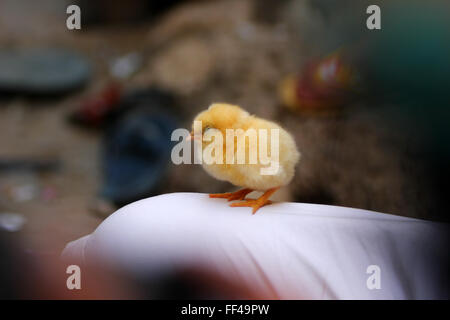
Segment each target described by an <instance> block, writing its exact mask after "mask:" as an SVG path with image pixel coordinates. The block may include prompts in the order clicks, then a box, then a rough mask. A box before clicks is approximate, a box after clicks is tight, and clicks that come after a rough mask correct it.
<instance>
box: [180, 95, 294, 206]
mask: <svg viewBox="0 0 450 320" xmlns="http://www.w3.org/2000/svg"><path fill="white" fill-rule="evenodd" d="M192 128H193V130H192V132H191V135H190V137H188V139H189V140H191V139H193V140H196V141H199V140H201V146H202V148H201V150H202V156H203V162H202V166H203V168H204V169H205V170H206V172H207V173H208V174H210V175H211V176H213V177H214V178H216V179H218V180H223V181H228V182H230V183H232V184H234V185H236V186H239V187H242V188H243V189H241V190H239V191H236V192H228V193H221V194H210V195H209V196H210V198H226V199H228V201H232V200H244V201H242V202H237V203H232V204H231V205H230V206H231V207H252V208H253V213H255V212H256V211H257V210H258V209H259V208H261V207H263V206H264V205H267V204H270V203H271V201H270V200H269V197H270V196H271V195H272V194H273V193H275V191H277V190H278V189H279V188H280V187H282V186H285V185H287V184H289V183H290V181H291V180H292V178H293V177H294V173H295V166H296V164H297V163H298V161H299V160H300V153H299V152H298V150H297V146H296V144H295V141H294V139H293V138H292V136H291V135H290V134H289V133H288V132H287V131H286V130H284V129H283V128H281V127H280V126H279V125H278V124H276V123H274V122H271V121H267V120H264V119H261V118H258V117H256V116H253V115H250V114H249V113H248V112H246V111H245V110H243V109H241V108H240V107H238V106H234V105H230V104H226V103H214V104H212V105H211V106H210V107H209V108H208V109H207V110H205V111H203V112H201V113H199V114H198V115H197V116H196V117H195V119H194V122H193V125H192ZM199 129H200V132H199ZM230 129H232V130H230ZM218 143H222V148H220V145H219V144H218ZM212 144H214V145H212ZM208 147H210V149H212V148H211V147H217V149H215V151H214V152H212V154H213V156H215V160H216V161H215V162H212V161H211V159H209V160H210V161H206V160H208V159H206V158H205V152H204V151H205V150H207V149H208ZM255 155H256V157H255ZM252 191H263V192H264V193H263V195H262V196H261V197H259V198H258V199H245V197H246V195H247V194H248V193H250V192H252Z"/></svg>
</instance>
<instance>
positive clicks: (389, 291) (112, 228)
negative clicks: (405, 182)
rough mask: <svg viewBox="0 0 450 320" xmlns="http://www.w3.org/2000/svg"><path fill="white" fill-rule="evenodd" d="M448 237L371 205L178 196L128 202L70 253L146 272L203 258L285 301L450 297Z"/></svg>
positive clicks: (67, 255)
mask: <svg viewBox="0 0 450 320" xmlns="http://www.w3.org/2000/svg"><path fill="white" fill-rule="evenodd" d="M448 240H449V239H448V225H447V224H443V223H437V222H430V221H425V220H419V219H411V218H405V217H400V216H395V215H390V214H383V213H378V212H372V211H367V210H360V209H352V208H345V207H336V206H327V205H316V204H306V203H274V204H271V205H269V206H265V207H263V208H261V209H260V210H259V211H258V212H257V213H256V214H254V215H252V213H251V210H250V208H244V207H241V208H230V207H229V206H228V203H227V202H226V201H225V200H222V199H210V198H209V197H208V195H206V194H196V193H172V194H164V195H160V196H156V197H152V198H147V199H144V200H141V201H137V202H134V203H132V204H130V205H127V206H125V207H123V208H121V209H119V210H118V211H116V212H115V213H114V214H112V215H111V216H110V217H108V218H107V219H106V220H105V221H103V223H101V224H100V226H99V227H98V228H97V229H96V230H95V231H94V232H93V233H92V234H91V235H88V236H85V237H83V238H81V239H78V240H76V241H73V242H71V243H69V244H68V245H67V246H66V248H65V250H64V251H63V254H62V256H63V258H64V259H65V260H66V261H72V262H73V261H78V262H79V263H81V264H83V263H89V261H93V260H102V261H105V262H106V263H108V264H111V265H114V266H119V267H121V268H123V269H124V270H127V271H129V272H131V273H133V274H136V275H139V274H140V275H146V274H151V273H153V272H156V271H157V270H161V269H165V268H175V267H179V266H194V265H201V266H203V267H207V268H209V270H211V271H212V272H216V273H217V274H218V275H220V276H221V277H224V278H225V279H229V280H231V281H236V282H238V283H240V284H243V285H245V286H248V288H252V289H253V290H255V291H256V292H259V293H261V294H262V295H263V296H268V297H273V298H279V299H448V298H449V288H448V283H449V282H448Z"/></svg>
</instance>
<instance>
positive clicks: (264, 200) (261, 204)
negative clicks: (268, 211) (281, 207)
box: [230, 188, 278, 214]
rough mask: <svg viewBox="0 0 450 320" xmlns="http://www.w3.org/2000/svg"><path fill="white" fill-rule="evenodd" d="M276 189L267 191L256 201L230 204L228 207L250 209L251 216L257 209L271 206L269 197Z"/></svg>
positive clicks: (250, 200)
mask: <svg viewBox="0 0 450 320" xmlns="http://www.w3.org/2000/svg"><path fill="white" fill-rule="evenodd" d="M277 190H278V188H273V189H269V190H267V191H266V192H264V194H263V195H262V196H261V197H259V198H258V199H248V200H245V201H242V202H237V203H232V204H230V207H252V208H253V211H252V214H255V213H256V211H258V209H259V208H261V207H264V206H265V205H268V204H271V203H272V201H270V200H269V198H270V196H271V195H272V194H274V193H275V191H277Z"/></svg>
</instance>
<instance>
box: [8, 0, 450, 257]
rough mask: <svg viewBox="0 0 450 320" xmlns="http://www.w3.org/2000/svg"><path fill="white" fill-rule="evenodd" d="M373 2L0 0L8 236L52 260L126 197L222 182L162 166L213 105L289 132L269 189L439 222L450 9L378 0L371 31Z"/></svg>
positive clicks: (220, 188)
mask: <svg viewBox="0 0 450 320" xmlns="http://www.w3.org/2000/svg"><path fill="white" fill-rule="evenodd" d="M70 4H76V5H78V6H79V7H80V8H81V30H68V28H67V27H66V20H67V18H68V17H69V16H70V14H67V13H66V8H67V6H68V5H70ZM370 4H373V3H371V2H369V1H350V0H345V1H332V0H320V1H309V0H283V1H281V0H280V1H277V0H267V1H257V0H217V1H216V0H209V1H208V0H204V1H202V0H185V1H181V0H178V1H177V0H172V1H164V2H162V1H161V2H158V3H157V2H156V1H148V0H130V1H118V0H109V1H106V0H97V1H87V0H86V1H84V0H80V1H76V0H72V1H62V0H40V1H31V0H30V1H26V0H14V1H13V0H0V230H2V232H5V233H8V234H14V236H15V237H17V238H20V239H21V241H22V242H23V243H24V244H23V250H24V251H25V252H26V254H27V255H31V256H54V257H56V256H58V255H59V254H60V252H61V250H62V249H63V247H64V245H65V244H66V243H67V242H69V241H72V240H74V239H77V238H79V237H81V236H84V235H86V234H88V233H91V232H92V231H93V230H94V229H95V228H96V227H97V226H98V225H99V224H100V223H101V222H102V220H103V219H105V218H106V217H107V216H108V215H109V214H111V213H112V212H114V211H115V210H116V209H117V208H118V207H120V206H122V205H125V204H127V203H129V202H132V201H135V200H138V199H141V198H144V197H148V196H151V195H156V194H161V193H168V192H205V193H213V192H225V191H230V188H231V185H229V184H227V183H224V182H219V181H217V180H215V179H213V178H211V177H209V176H208V175H207V174H206V173H205V172H204V170H203V169H202V168H201V167H200V166H194V165H179V166H176V165H174V164H173V163H172V162H171V161H170V151H171V148H172V146H173V142H171V141H170V134H171V132H172V131H173V129H175V128H179V127H184V128H189V127H190V125H191V121H192V119H193V117H194V116H195V115H196V113H198V112H199V111H201V110H203V109H205V108H207V107H208V106H209V105H210V104H211V103H213V102H228V103H232V104H237V105H240V106H241V107H243V108H244V109H247V110H248V111H249V112H251V113H254V114H256V115H258V116H261V117H263V118H268V119H271V120H275V121H277V122H279V123H280V124H282V125H283V126H284V127H286V128H287V129H288V131H290V132H291V133H292V134H293V136H294V138H295V140H296V142H297V145H298V147H299V150H300V151H301V153H302V156H303V157H302V160H301V162H300V165H299V167H298V169H297V172H296V176H295V178H294V180H293V182H292V183H291V184H290V185H289V186H288V187H286V188H284V189H283V190H282V191H280V192H279V194H278V195H277V196H276V197H275V200H278V201H294V202H309V203H320V204H329V205H338V206H348V207H356V208H363V209H369V210H375V211H379V212H384V213H390V214H396V215H402V216H407V217H415V218H422V219H428V220H435V221H448V216H447V215H446V211H448V210H446V209H445V208H446V207H445V206H444V200H445V199H446V197H447V191H448V190H449V189H448V188H447V187H448V179H447V177H448V168H447V164H448V159H449V151H448V150H449V145H450V144H449V136H450V134H449V128H448V127H449V126H448V120H449V117H448V115H449V113H448V110H449V105H448V104H449V101H450V100H449V96H448V95H449V91H448V89H449V87H448V84H449V83H450V81H449V78H448V77H449V75H450V72H449V70H450V69H449V64H450V61H449V59H450V58H449V57H450V54H449V53H450V50H449V44H450V41H448V39H449V34H448V32H449V30H450V28H449V22H448V20H449V19H448V13H449V11H448V4H446V2H427V3H426V4H425V3H423V2H422V3H421V2H414V1H408V2H407V3H406V2H404V1H377V3H376V4H378V5H379V6H380V8H381V30H369V29H368V28H367V27H366V20H367V18H368V17H369V16H370V14H367V13H366V8H367V7H368V6H369V5H370Z"/></svg>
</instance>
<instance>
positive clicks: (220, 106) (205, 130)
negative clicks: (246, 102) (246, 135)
mask: <svg viewBox="0 0 450 320" xmlns="http://www.w3.org/2000/svg"><path fill="white" fill-rule="evenodd" d="M249 116H250V114H249V113H248V112H246V111H245V110H243V109H241V108H239V107H238V106H234V105H231V104H227V103H213V104H212V105H211V106H210V107H209V108H208V109H207V110H205V111H202V112H200V113H199V114H198V115H197V116H196V117H195V118H194V122H193V123H192V133H191V134H197V133H199V132H200V129H201V134H202V135H203V136H205V135H208V134H211V133H212V132H214V131H216V130H218V131H220V132H221V133H222V135H223V137H225V135H226V129H236V128H242V127H243V126H244V123H245V120H246V119H247V118H248V117H249ZM196 124H197V125H196ZM199 124H201V126H200V125H199ZM208 140H209V139H204V140H203V141H204V143H208V142H207V141H208Z"/></svg>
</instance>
